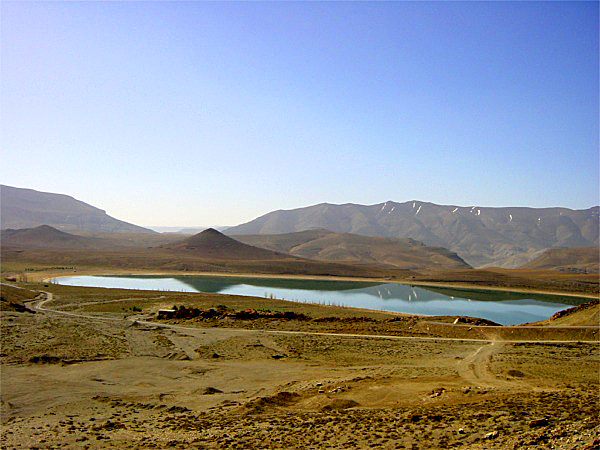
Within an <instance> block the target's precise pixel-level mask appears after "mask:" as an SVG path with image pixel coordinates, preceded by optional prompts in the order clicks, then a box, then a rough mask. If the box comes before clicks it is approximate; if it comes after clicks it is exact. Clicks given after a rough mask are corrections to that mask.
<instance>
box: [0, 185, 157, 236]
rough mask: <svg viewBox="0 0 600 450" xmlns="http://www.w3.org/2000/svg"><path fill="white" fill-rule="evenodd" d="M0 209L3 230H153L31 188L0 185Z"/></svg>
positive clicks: (72, 200)
mask: <svg viewBox="0 0 600 450" xmlns="http://www.w3.org/2000/svg"><path fill="white" fill-rule="evenodd" d="M0 208H1V212H0V216H1V220H0V222H1V225H2V229H3V230H4V229H7V228H13V229H18V228H34V227H37V226H39V225H51V226H52V227H54V228H57V229H59V230H62V231H68V232H80V231H96V232H110V233H154V231H152V230H149V229H147V228H143V227H140V226H137V225H133V224H131V223H128V222H124V221H122V220H118V219H115V218H113V217H111V216H109V215H108V214H106V212H105V211H103V210H101V209H98V208H96V207H94V206H91V205H88V204H87V203H84V202H82V201H80V200H76V199H74V198H73V197H70V196H68V195H63V194H54V193H51V192H40V191H35V190H33V189H22V188H17V187H12V186H6V185H0Z"/></svg>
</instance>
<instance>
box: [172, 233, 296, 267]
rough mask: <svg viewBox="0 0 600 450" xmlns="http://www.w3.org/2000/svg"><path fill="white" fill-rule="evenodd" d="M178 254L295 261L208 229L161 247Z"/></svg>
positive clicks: (230, 258)
mask: <svg viewBox="0 0 600 450" xmlns="http://www.w3.org/2000/svg"><path fill="white" fill-rule="evenodd" d="M161 248H162V249H168V250H171V251H175V252H178V253H184V254H187V255H194V256H195V257H200V258H206V259H220V260H241V259H244V260H277V259H297V258H295V257H293V256H290V255H286V254H283V253H280V252H275V251H271V250H266V249H264V248H258V247H253V246H251V245H247V244H244V243H242V242H239V241H236V240H235V239H232V238H230V237H228V236H225V235H224V234H223V233H220V232H219V231H217V230H215V229H213V228H209V229H207V230H204V231H202V232H201V233H198V234H195V235H194V236H191V237H189V238H187V239H183V240H181V241H178V242H174V243H172V244H167V245H162V246H161Z"/></svg>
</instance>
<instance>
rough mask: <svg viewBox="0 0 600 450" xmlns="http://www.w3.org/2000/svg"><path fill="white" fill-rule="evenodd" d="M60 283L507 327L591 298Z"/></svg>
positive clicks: (339, 285) (293, 283) (192, 283)
mask: <svg viewBox="0 0 600 450" xmlns="http://www.w3.org/2000/svg"><path fill="white" fill-rule="evenodd" d="M53 281H54V282H55V283H57V284H63V285H69V286H90V287H105V288H124V289H144V290H159V291H176V292H211V293H219V294H233V295H247V296H254V297H262V298H278V299H283V300H290V301H295V302H307V303H320V304H326V305H339V306H349V307H354V308H366V309H375V310H383V311H395V312H402V313H408V314H424V315H451V316H458V315H460V316H471V317H479V318H483V319H488V320H492V321H494V322H497V323H500V324H502V325H514V324H521V323H526V322H535V321H538V320H544V319H547V318H549V317H550V316H551V315H552V314H554V313H555V312H557V311H560V310H563V309H565V308H569V307H571V306H573V305H577V304H580V303H584V302H585V301H586V300H585V299H577V298H572V297H560V296H544V295H531V294H518V293H511V292H493V291H468V290H459V289H439V288H435V289H433V288H421V287H413V286H407V285H402V284H397V283H384V284H382V283H363V282H348V281H313V280H297V279H295V280H286V279H266V278H233V277H198V276H181V277H167V276H78V277H65V278H56V279H55V280H53Z"/></svg>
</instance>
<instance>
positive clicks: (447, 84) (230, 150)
mask: <svg viewBox="0 0 600 450" xmlns="http://www.w3.org/2000/svg"><path fill="white" fill-rule="evenodd" d="M0 12H1V14H0V25H1V29H0V45H1V49H0V50H1V64H2V66H1V68H2V70H1V75H0V76H1V79H0V82H1V85H0V89H1V92H0V93H1V100H2V102H1V103H2V114H1V117H0V125H1V129H2V137H1V138H0V139H1V146H2V152H3V164H2V168H1V169H0V174H1V177H0V178H1V179H0V181H1V182H2V183H3V184H7V185H11V186H15V187H20V188H28V189H35V190H38V191H44V192H54V193H59V194H66V195H70V196H72V197H74V198H77V199H78V200H81V201H84V202H86V203H89V204H91V205H93V206H96V207H98V208H101V209H104V210H106V212H107V213H108V214H109V215H111V216H113V217H115V218H118V219H121V220H125V221H127V222H131V223H135V224H138V225H142V226H155V227H157V226H158V227H166V226H175V227H200V226H206V225H203V224H218V225H220V226H233V225H237V224H241V223H244V222H248V221H250V220H252V219H254V218H256V217H258V216H260V215H263V214H266V213H268V212H270V211H273V210H278V209H295V208H300V207H305V206H310V205H313V204H317V203H325V202H327V203H335V204H344V203H358V204H377V203H382V202H385V201H388V200H392V201H395V202H399V203H402V202H405V201H412V200H418V201H423V202H431V203H437V204H455V205H460V206H471V205H477V206H482V207H502V206H525V207H555V206H557V207H567V208H571V209H586V208H589V207H592V206H597V205H598V204H599V203H600V201H599V198H598V197H599V192H598V191H599V157H598V147H599V137H598V115H599V113H598V97H599V95H598V94H599V90H598V79H599V73H598V19H599V15H598V3H597V2H489V3H479V2H477V3H475V2H452V3H450V2H426V3H419V2H416V3H415V2H352V3H344V2H340V3H338V2H331V3H320V2H306V3H305V2H294V3H283V2H282V3H280V2H272V3H271V2H267V3H262V2H260V3H229V2H222V3H221V2H148V3H147V2H91V3H89V2H45V3H44V2H42V3H33V2H11V1H8V2H2V3H0Z"/></svg>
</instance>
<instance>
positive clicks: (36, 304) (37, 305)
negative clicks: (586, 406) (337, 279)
mask: <svg viewBox="0 0 600 450" xmlns="http://www.w3.org/2000/svg"><path fill="white" fill-rule="evenodd" d="M41 292H42V293H44V294H45V295H46V298H45V299H44V300H34V301H32V302H31V305H32V307H33V308H34V309H36V310H38V311H42V312H45V313H54V314H62V315H65V316H71V317H77V318H83V319H90V320H109V321H129V322H133V323H137V324H143V325H148V326H152V327H159V328H171V329H178V330H187V331H198V327H185V326H181V325H172V324H165V323H157V322H149V321H146V320H144V317H142V316H137V317H130V318H127V319H121V318H114V317H101V316H93V315H88V314H78V313H73V312H70V311H61V310H56V309H51V308H47V307H45V306H44V305H45V304H46V303H49V302H51V301H52V300H53V294H52V293H51V292H47V291H41ZM118 301H122V300H108V301H99V302H86V303H85V305H94V304H104V303H110V302H118ZM74 305H75V304H72V305H64V306H74ZM77 305H81V304H77ZM432 323H433V322H432ZM442 325H444V326H447V327H464V325H454V324H442ZM487 328H494V327H487ZM499 328H510V327H499ZM515 328H529V329H540V327H515ZM544 328H550V327H544ZM552 328H554V329H585V328H589V329H593V328H597V327H588V326H564V327H552ZM228 329H230V330H232V331H234V330H235V331H236V332H244V331H247V332H262V333H271V334H291V335H303V336H338V337H360V338H374V339H394V340H420V341H467V342H486V343H487V342H506V343H528V342H530V343H533V342H537V343H573V342H585V343H592V344H595V343H598V341H595V340H580V339H579V340H539V339H519V340H504V339H503V340H502V341H500V340H495V339H490V338H479V339H478V338H450V337H423V336H395V335H378V334H358V333H356V334H354V333H323V332H316V331H286V330H266V329H265V330H256V329H252V330H248V329H245V328H228Z"/></svg>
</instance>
